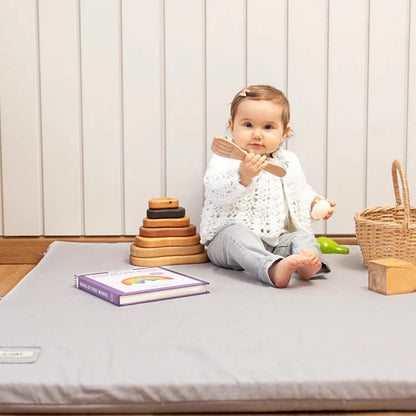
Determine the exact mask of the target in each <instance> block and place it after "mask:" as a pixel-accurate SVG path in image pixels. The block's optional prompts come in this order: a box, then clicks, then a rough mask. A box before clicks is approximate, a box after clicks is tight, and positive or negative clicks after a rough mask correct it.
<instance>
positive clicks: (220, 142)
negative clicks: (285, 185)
mask: <svg viewBox="0 0 416 416" xmlns="http://www.w3.org/2000/svg"><path fill="white" fill-rule="evenodd" d="M211 150H212V151H213V152H214V153H216V154H217V155H218V156H222V157H226V158H228V159H236V160H243V159H244V158H245V157H246V155H247V152H246V151H245V150H244V149H242V148H241V147H240V146H238V145H237V144H235V143H234V142H231V141H230V140H227V139H225V138H224V137H214V141H213V142H212V145H211ZM266 164H267V165H266V167H265V168H264V170H265V171H266V172H269V173H271V174H272V175H275V176H280V177H282V176H285V175H286V169H285V168H282V167H281V166H279V165H275V164H274V163H270V162H266Z"/></svg>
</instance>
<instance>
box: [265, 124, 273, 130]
mask: <svg viewBox="0 0 416 416" xmlns="http://www.w3.org/2000/svg"><path fill="white" fill-rule="evenodd" d="M264 128H265V129H266V130H271V129H272V128H273V126H272V125H271V124H266V125H265V126H264Z"/></svg>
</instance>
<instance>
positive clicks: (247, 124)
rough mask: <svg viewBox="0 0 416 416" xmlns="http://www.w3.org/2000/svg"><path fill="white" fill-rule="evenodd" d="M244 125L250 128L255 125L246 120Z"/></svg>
mask: <svg viewBox="0 0 416 416" xmlns="http://www.w3.org/2000/svg"><path fill="white" fill-rule="evenodd" d="M244 127H248V128H250V127H253V125H252V124H251V123H250V122H249V121H246V122H245V123H244Z"/></svg>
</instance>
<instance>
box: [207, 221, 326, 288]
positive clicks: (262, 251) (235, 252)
mask: <svg viewBox="0 0 416 416" xmlns="http://www.w3.org/2000/svg"><path fill="white" fill-rule="evenodd" d="M303 249H309V250H312V251H314V252H315V253H317V254H318V256H319V257H321V251H320V249H319V244H318V243H317V241H316V239H315V237H314V236H313V235H312V234H309V233H307V232H304V231H295V232H293V233H287V234H282V235H281V236H280V237H279V244H278V245H277V246H276V247H272V246H270V245H268V244H267V243H265V242H264V241H263V240H261V239H260V238H259V237H258V236H257V235H256V234H255V233H254V232H253V231H251V230H250V229H249V228H247V227H246V226H245V225H242V224H232V225H229V226H227V227H225V228H224V229H222V230H221V231H220V232H219V233H218V234H217V235H216V236H215V237H214V238H213V240H212V241H211V242H210V243H209V244H208V257H209V259H210V260H211V262H212V263H214V264H215V265H216V266H220V267H224V268H226V269H234V270H246V271H247V272H248V273H250V274H251V275H252V276H255V277H257V278H258V279H260V280H261V281H262V282H264V283H267V284H269V285H272V286H273V283H272V281H271V280H270V278H269V268H270V266H271V265H272V264H273V263H275V262H276V261H277V260H279V259H282V258H284V257H287V256H290V255H291V254H297V253H299V252H300V251H301V250H303ZM321 260H322V259H321ZM322 271H329V269H328V268H327V266H326V265H323V270H322Z"/></svg>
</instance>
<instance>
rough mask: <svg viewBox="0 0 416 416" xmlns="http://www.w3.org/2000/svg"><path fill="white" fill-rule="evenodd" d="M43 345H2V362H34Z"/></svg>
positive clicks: (0, 348)
mask: <svg viewBox="0 0 416 416" xmlns="http://www.w3.org/2000/svg"><path fill="white" fill-rule="evenodd" d="M41 349H42V348H41V347H0V364H30V363H34V362H35V361H36V360H37V359H38V358H39V354H40V352H41Z"/></svg>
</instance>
